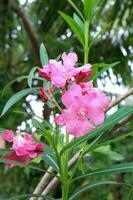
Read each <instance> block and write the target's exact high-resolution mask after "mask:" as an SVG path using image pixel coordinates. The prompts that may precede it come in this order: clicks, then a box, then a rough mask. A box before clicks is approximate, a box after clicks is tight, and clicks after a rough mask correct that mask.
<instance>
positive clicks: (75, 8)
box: [68, 0, 84, 21]
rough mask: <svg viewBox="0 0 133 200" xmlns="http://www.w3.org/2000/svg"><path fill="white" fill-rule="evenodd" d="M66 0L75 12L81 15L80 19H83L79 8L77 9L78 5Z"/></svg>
mask: <svg viewBox="0 0 133 200" xmlns="http://www.w3.org/2000/svg"><path fill="white" fill-rule="evenodd" d="M68 2H69V3H70V5H71V6H72V7H73V8H74V10H75V11H76V12H77V14H78V15H79V16H80V17H81V19H82V20H83V21H84V16H83V14H82V13H81V12H80V10H79V9H78V7H77V6H76V5H75V3H74V2H73V1H71V0H68Z"/></svg>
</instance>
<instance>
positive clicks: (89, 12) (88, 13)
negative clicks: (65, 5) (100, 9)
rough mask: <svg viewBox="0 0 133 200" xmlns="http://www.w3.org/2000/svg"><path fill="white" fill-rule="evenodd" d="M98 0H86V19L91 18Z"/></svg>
mask: <svg viewBox="0 0 133 200" xmlns="http://www.w3.org/2000/svg"><path fill="white" fill-rule="evenodd" d="M95 2H96V0H89V1H88V0H84V15H85V18H86V20H89V21H90V20H91V16H92V10H93V7H94V5H95Z"/></svg>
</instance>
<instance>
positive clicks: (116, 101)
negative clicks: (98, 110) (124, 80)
mask: <svg viewBox="0 0 133 200" xmlns="http://www.w3.org/2000/svg"><path fill="white" fill-rule="evenodd" d="M132 94H133V88H130V89H129V90H128V91H127V92H126V93H125V94H124V95H121V96H120V97H118V98H117V99H115V100H114V101H112V103H111V104H110V105H109V106H108V108H107V110H106V111H108V110H110V109H111V108H112V107H114V106H116V105H117V104H119V103H120V102H121V101H122V100H124V99H126V98H127V97H128V96H130V95H132Z"/></svg>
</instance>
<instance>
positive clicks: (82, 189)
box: [69, 180, 132, 200]
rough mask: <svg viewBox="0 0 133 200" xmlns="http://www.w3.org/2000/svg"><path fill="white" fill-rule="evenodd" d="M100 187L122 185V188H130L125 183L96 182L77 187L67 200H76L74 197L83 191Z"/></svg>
mask: <svg viewBox="0 0 133 200" xmlns="http://www.w3.org/2000/svg"><path fill="white" fill-rule="evenodd" d="M101 185H123V186H127V187H129V188H130V187H132V186H131V185H129V184H126V183H118V182H115V181H110V180H109V181H98V182H95V183H93V184H91V185H90V184H86V185H83V186H80V187H78V188H77V189H76V190H75V191H74V192H73V194H72V196H71V197H70V198H69V200H73V199H76V198H75V197H77V196H78V195H80V194H81V193H83V192H85V191H88V190H90V189H93V188H95V187H97V186H101Z"/></svg>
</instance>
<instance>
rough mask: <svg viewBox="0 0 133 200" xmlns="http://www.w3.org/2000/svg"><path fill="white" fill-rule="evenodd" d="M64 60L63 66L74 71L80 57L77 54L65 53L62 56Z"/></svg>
mask: <svg viewBox="0 0 133 200" xmlns="http://www.w3.org/2000/svg"><path fill="white" fill-rule="evenodd" d="M62 60H63V65H64V66H65V67H66V68H67V69H70V70H71V69H72V68H73V67H74V66H75V64H76V62H77V61H78V57H77V55H76V54H75V53H68V54H66V53H65V52H64V53H63V54H62Z"/></svg>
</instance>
